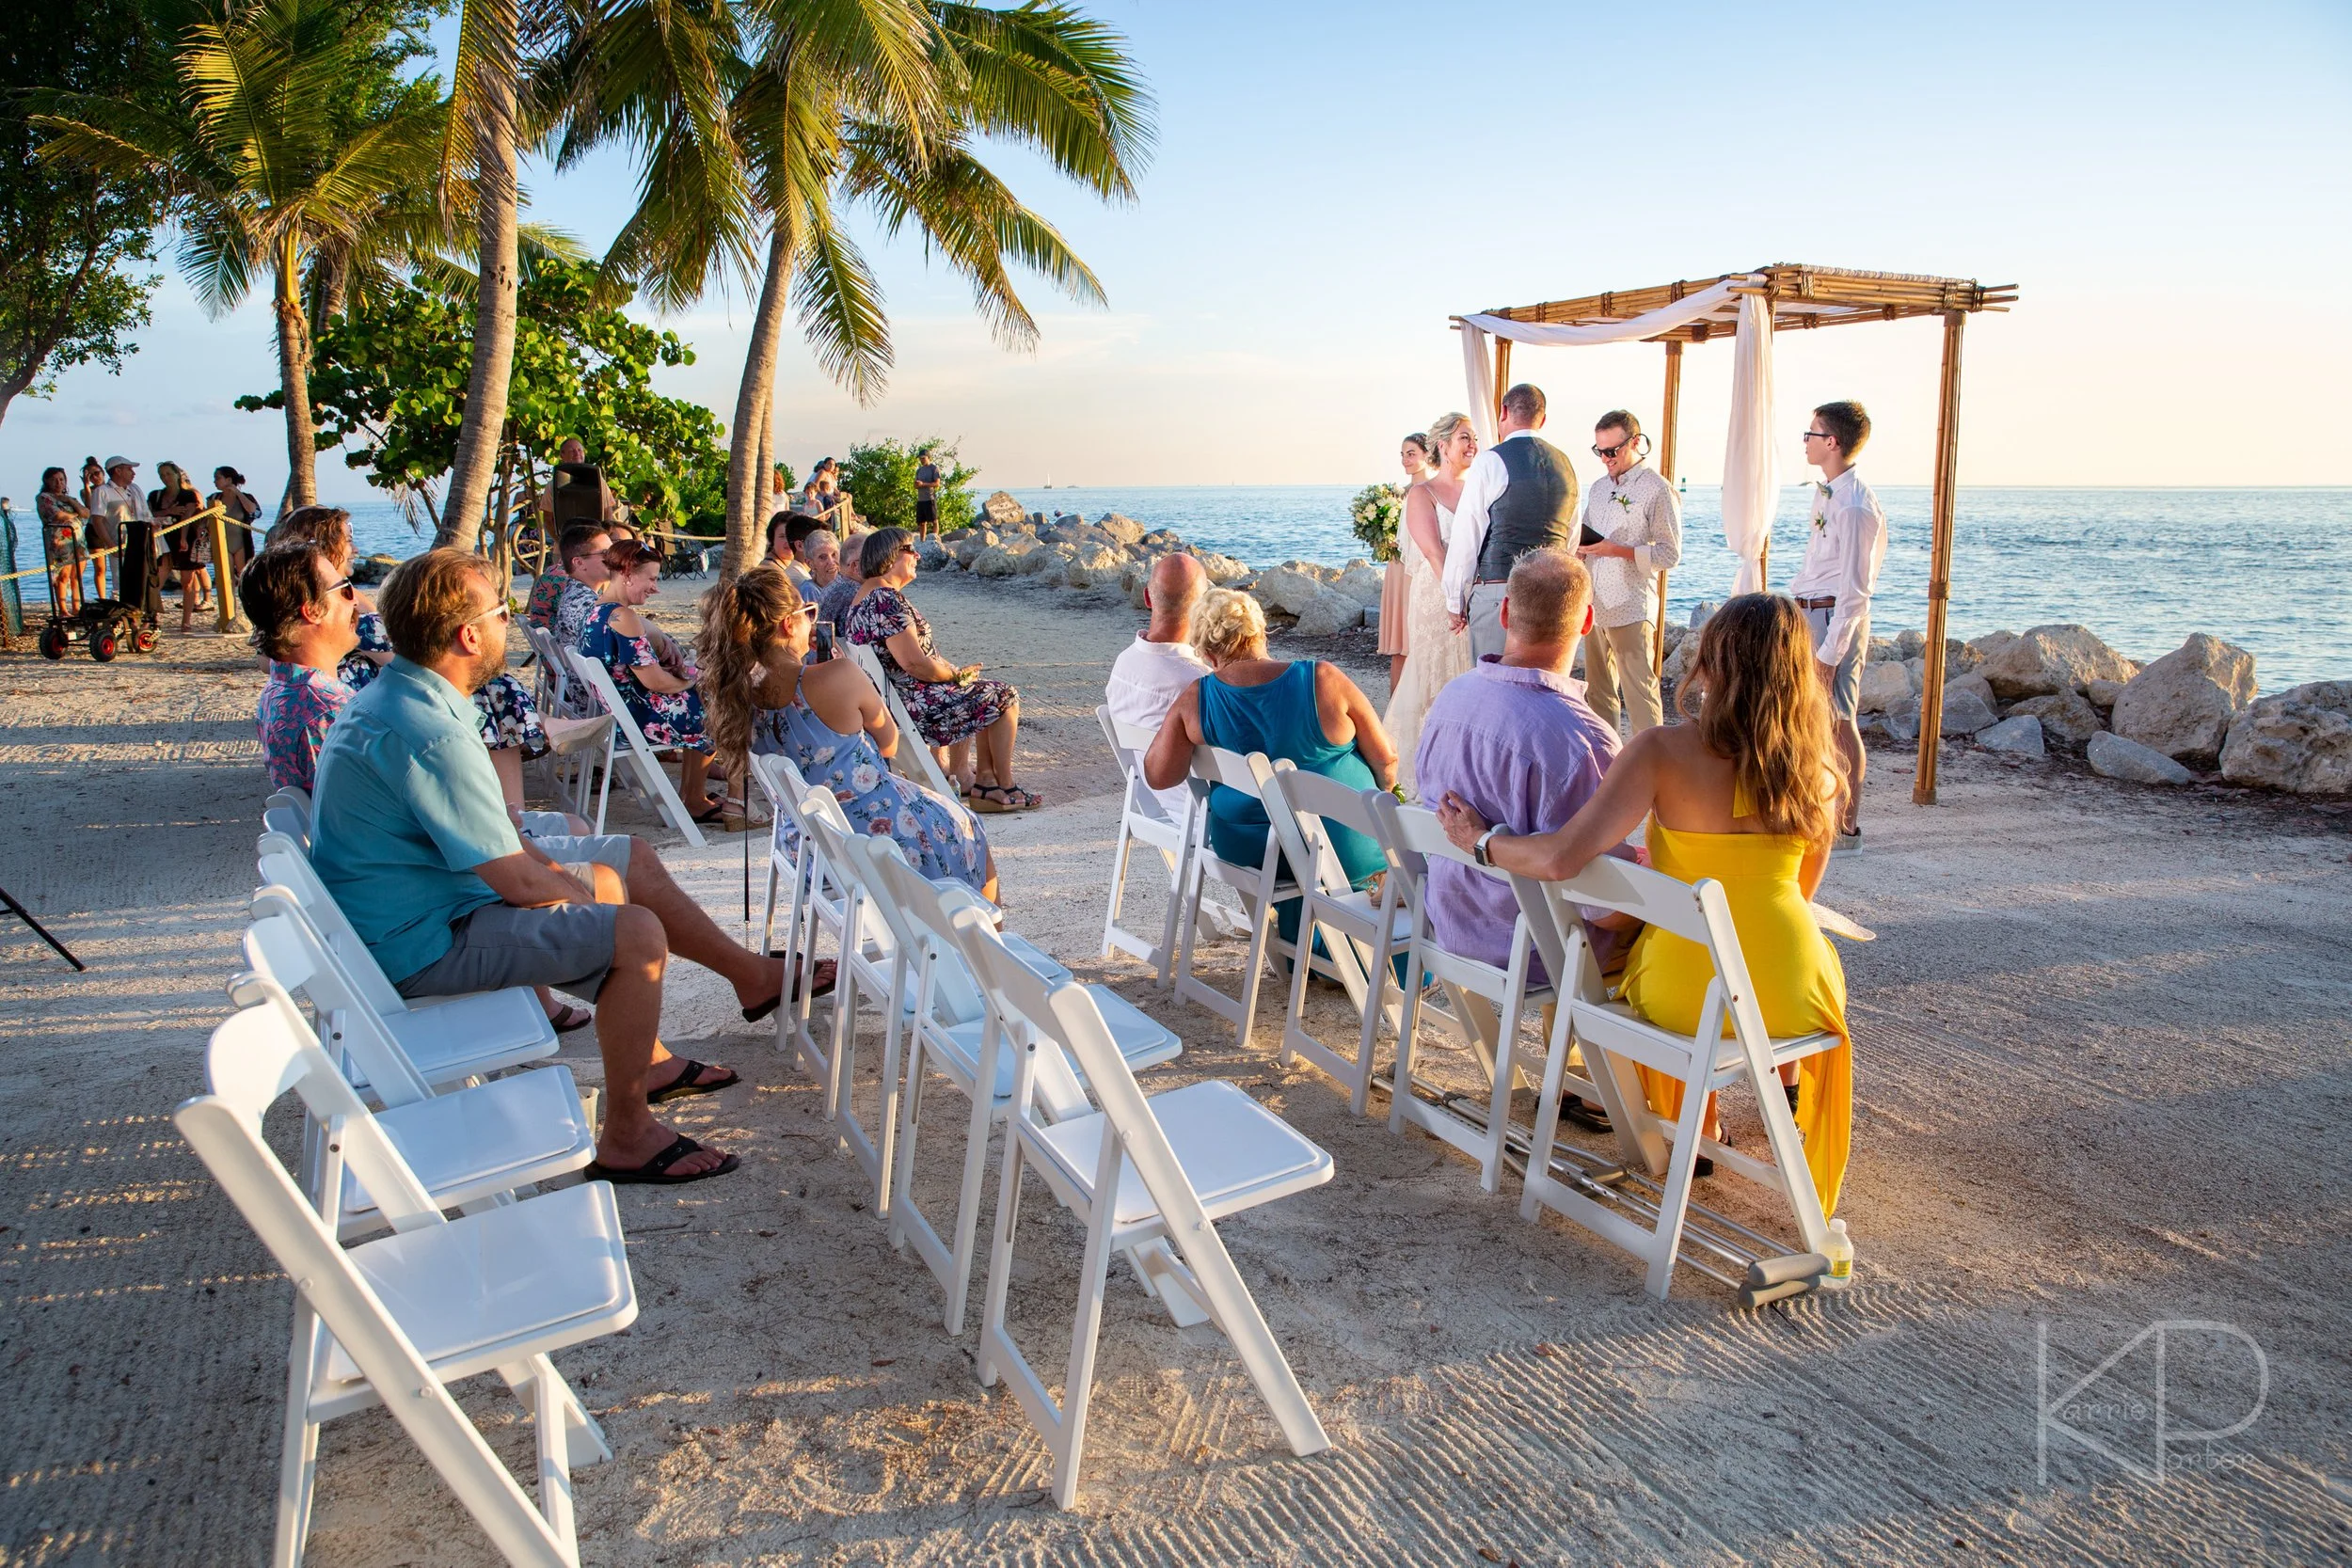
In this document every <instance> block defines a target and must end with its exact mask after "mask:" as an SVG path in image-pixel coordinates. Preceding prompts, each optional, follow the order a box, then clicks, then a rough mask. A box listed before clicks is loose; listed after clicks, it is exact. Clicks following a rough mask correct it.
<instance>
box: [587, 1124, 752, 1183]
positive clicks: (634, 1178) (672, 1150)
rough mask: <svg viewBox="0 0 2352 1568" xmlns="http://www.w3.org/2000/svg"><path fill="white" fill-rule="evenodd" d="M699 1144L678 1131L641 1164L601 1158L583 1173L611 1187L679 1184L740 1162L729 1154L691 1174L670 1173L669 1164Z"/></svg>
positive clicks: (719, 1173) (721, 1171)
mask: <svg viewBox="0 0 2352 1568" xmlns="http://www.w3.org/2000/svg"><path fill="white" fill-rule="evenodd" d="M702 1148H703V1146H702V1145H700V1144H698V1143H696V1142H695V1141H694V1140H693V1139H691V1138H690V1137H688V1136H687V1135H686V1134H685V1133H683V1132H681V1133H679V1134H678V1135H677V1137H676V1138H675V1139H674V1140H673V1141H672V1142H671V1144H670V1147H669V1148H665V1149H663V1150H662V1151H661V1152H660V1153H659V1154H657V1155H655V1156H654V1157H653V1158H652V1159H650V1160H648V1161H646V1162H645V1163H644V1164H642V1165H637V1166H633V1167H628V1168H616V1167H614V1166H612V1165H608V1164H605V1163H604V1162H603V1161H601V1160H591V1161H590V1162H589V1163H588V1169H587V1170H586V1172H585V1173H584V1174H585V1175H586V1176H587V1178H588V1180H591V1181H610V1182H612V1183H613V1184H614V1185H615V1186H630V1185H635V1186H644V1187H682V1186H684V1185H685V1184H686V1183H687V1182H689V1181H707V1180H710V1179H711V1178H712V1177H714V1176H724V1175H726V1174H727V1172H729V1171H731V1170H733V1169H735V1168H736V1167H737V1166H738V1165H740V1164H742V1163H743V1162H742V1161H740V1160H739V1159H737V1158H736V1157H735V1156H734V1155H732V1154H729V1155H727V1156H725V1157H724V1158H723V1159H722V1160H720V1162H719V1163H718V1164H715V1165H713V1166H711V1167H710V1168H709V1169H708V1170H698V1171H695V1172H694V1173H693V1174H692V1175H691V1176H672V1175H671V1174H670V1167H671V1166H672V1165H675V1164H677V1163H678V1162H679V1161H680V1160H683V1159H685V1158H686V1157H687V1156H688V1155H690V1154H699V1153H701V1152H702Z"/></svg>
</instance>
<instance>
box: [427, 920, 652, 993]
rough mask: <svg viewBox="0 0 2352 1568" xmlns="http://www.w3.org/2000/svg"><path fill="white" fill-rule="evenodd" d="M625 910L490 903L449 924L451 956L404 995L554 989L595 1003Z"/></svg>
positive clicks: (429, 968) (429, 966) (430, 966)
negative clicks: (614, 933) (614, 932)
mask: <svg viewBox="0 0 2352 1568" xmlns="http://www.w3.org/2000/svg"><path fill="white" fill-rule="evenodd" d="M621 909H622V906H621V905H618V904H557V905H555V906H553V907H552V908H549V909H544V910H518V909H516V908H515V907H514V906H513V905H511V904H485V905H483V906H482V907H481V908H480V909H478V910H475V911H473V912H472V913H470V914H465V915H460V916H459V917H458V918H457V919H455V920H453V921H451V922H450V923H449V934H450V936H451V938H452V942H451V946H450V950H449V951H448V952H446V953H444V954H442V955H441V956H440V957H439V958H436V959H434V960H433V961H432V962H431V963H429V964H427V965H425V966H424V967H423V968H422V969H421V970H419V971H417V972H416V973H415V974H411V975H409V976H408V978H406V979H405V980H403V981H401V982H399V983H398V984H397V985H396V986H394V987H393V989H394V990H397V991H399V992H400V994H401V995H403V996H407V997H419V996H463V995H465V994H466V993H467V992H469V991H477V990H505V989H507V988H508V987H509V986H552V987H553V988H555V989H556V990H561V991H568V992H570V993H571V994H572V995H574V996H577V997H580V999H581V1000H583V1001H588V1002H594V1001H595V1000H596V992H597V991H599V990H603V989H604V978H605V976H606V975H607V974H611V973H612V923H613V922H614V921H615V920H617V919H618V918H619V917H620V913H621Z"/></svg>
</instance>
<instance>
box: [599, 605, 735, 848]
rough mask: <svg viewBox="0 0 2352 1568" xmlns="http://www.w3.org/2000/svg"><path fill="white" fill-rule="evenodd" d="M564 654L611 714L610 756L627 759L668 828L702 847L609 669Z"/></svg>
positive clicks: (699, 832)
mask: <svg viewBox="0 0 2352 1568" xmlns="http://www.w3.org/2000/svg"><path fill="white" fill-rule="evenodd" d="M564 659H565V661H566V662H567V664H568V665H569V667H570V669H571V671H572V673H573V674H575V675H576V676H578V677H579V679H580V683H581V684H582V685H583V686H585V687H586V688H587V689H588V690H589V691H591V692H593V693H594V694H595V696H596V701H597V703H599V704H601V705H602V711H604V712H606V713H609V714H611V715H612V725H613V728H614V730H615V731H616V732H618V735H619V739H618V740H617V741H615V742H614V747H615V751H614V756H615V758H616V759H618V758H624V757H625V758H626V759H627V760H628V767H629V772H630V776H631V777H632V778H633V779H634V780H635V782H636V784H637V789H638V793H639V794H641V795H643V796H644V798H645V800H647V801H648V802H650V803H651V804H652V805H653V807H654V809H655V810H657V811H659V812H660V814H661V816H662V818H663V819H664V820H665V821H667V822H668V823H669V824H670V826H671V827H673V828H675V829H676V830H677V831H678V834H679V836H680V837H682V838H684V839H685V840H686V842H687V843H689V844H691V845H692V846H693V847H695V848H697V849H700V848H702V847H703V846H704V845H705V844H706V843H707V842H708V841H707V840H706V839H705V838H704V837H703V831H702V829H701V828H700V827H699V826H698V825H696V823H695V821H694V819H693V818H692V817H691V816H687V814H686V802H685V801H683V800H679V799H678V794H677V790H676V789H675V787H674V786H673V785H672V784H671V783H670V775H669V774H668V772H667V771H665V770H664V769H663V768H662V766H661V759H660V756H658V755H656V754H655V752H654V749H653V747H652V746H650V745H649V744H647V743H646V740H645V732H644V730H641V729H639V728H638V727H637V721H636V720H635V719H634V718H632V717H630V715H629V711H628V704H626V703H624V702H622V701H621V691H620V688H618V687H616V686H614V685H613V684H612V671H610V670H607V669H606V668H605V667H604V666H603V665H602V664H599V663H598V662H596V660H595V659H593V658H590V657H588V656H587V655H585V654H583V653H581V652H580V651H579V650H578V649H576V648H566V649H564Z"/></svg>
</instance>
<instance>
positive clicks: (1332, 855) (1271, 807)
mask: <svg viewBox="0 0 2352 1568" xmlns="http://www.w3.org/2000/svg"><path fill="white" fill-rule="evenodd" d="M1248 760H1249V763H1250V766H1251V767H1252V768H1256V767H1257V766H1259V765H1260V764H1262V763H1263V762H1264V761H1265V757H1264V753H1263V752H1251V753H1249V759H1248ZM1258 793H1259V796H1260V798H1261V799H1262V800H1264V802H1265V815H1266V821H1267V822H1268V823H1269V824H1271V825H1272V827H1273V829H1274V836H1275V837H1276V838H1277V839H1279V841H1280V842H1281V845H1282V858H1283V859H1284V860H1286V861H1288V862H1289V863H1290V867H1291V876H1292V878H1293V879H1295V880H1299V881H1304V880H1305V877H1304V875H1303V874H1302V872H1301V870H1300V868H1301V867H1303V866H1312V867H1314V874H1315V880H1316V883H1317V885H1319V886H1320V887H1321V888H1322V890H1323V891H1324V892H1325V893H1330V894H1342V893H1345V892H1347V891H1348V880H1347V868H1346V867H1345V866H1343V865H1342V864H1341V863H1340V857H1339V855H1338V853H1337V852H1336V851H1334V850H1333V849H1332V847H1331V839H1330V835H1329V833H1327V832H1326V831H1325V829H1324V825H1323V821H1322V818H1324V817H1330V818H1331V819H1333V820H1334V821H1336V822H1338V823H1339V824H1340V826H1342V827H1343V828H1353V829H1355V830H1356V831H1357V832H1360V833H1363V834H1365V835H1367V836H1376V834H1377V832H1378V830H1376V829H1375V827H1374V826H1373V821H1372V815H1371V813H1370V812H1368V811H1367V810H1366V809H1365V808H1364V803H1363V802H1362V801H1361V800H1358V799H1357V792H1356V791H1355V790H1352V789H1349V788H1348V787H1346V786H1345V785H1344V784H1334V783H1333V782H1332V781H1330V780H1329V779H1327V778H1325V777H1324V776H1323V775H1322V774H1320V773H1302V772H1300V771H1299V770H1298V768H1296V767H1295V765H1293V764H1292V763H1290V762H1288V761H1283V762H1278V763H1275V764H1273V765H1271V766H1270V767H1267V768H1266V769H1265V771H1264V772H1263V773H1261V774H1260V775H1259V778H1258Z"/></svg>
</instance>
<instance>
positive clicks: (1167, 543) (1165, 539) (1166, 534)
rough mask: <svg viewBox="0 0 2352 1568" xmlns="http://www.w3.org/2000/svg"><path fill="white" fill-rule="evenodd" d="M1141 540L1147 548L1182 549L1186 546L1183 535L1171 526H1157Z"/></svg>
mask: <svg viewBox="0 0 2352 1568" xmlns="http://www.w3.org/2000/svg"><path fill="white" fill-rule="evenodd" d="M1139 542H1140V543H1141V544H1142V545H1144V546H1146V547H1147V548H1150V549H1155V550H1181V549H1183V548H1184V539H1183V537H1182V536H1181V535H1180V534H1178V533H1177V531H1175V530H1174V529H1171V528H1155V529H1153V530H1152V531H1151V532H1149V533H1147V534H1145V535H1144V536H1143V538H1142V539H1141V541H1139Z"/></svg>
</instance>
